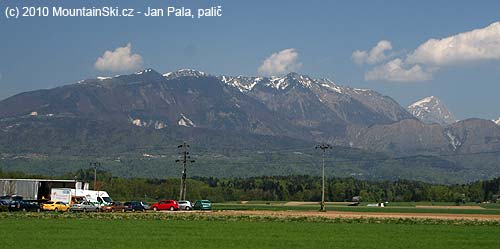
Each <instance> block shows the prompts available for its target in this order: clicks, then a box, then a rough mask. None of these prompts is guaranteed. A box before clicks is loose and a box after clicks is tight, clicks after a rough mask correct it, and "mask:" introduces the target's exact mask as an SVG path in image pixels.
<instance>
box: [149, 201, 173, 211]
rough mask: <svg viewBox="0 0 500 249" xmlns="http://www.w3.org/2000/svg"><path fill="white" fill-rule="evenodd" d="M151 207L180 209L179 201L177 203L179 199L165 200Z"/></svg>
mask: <svg viewBox="0 0 500 249" xmlns="http://www.w3.org/2000/svg"><path fill="white" fill-rule="evenodd" d="M150 208H151V209H153V210H154V211H158V210H170V211H174V210H179V203H177V201H174V200H163V201H159V202H157V203H155V204H153V205H151V207H150Z"/></svg>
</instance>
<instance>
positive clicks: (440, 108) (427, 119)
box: [408, 96, 457, 125]
mask: <svg viewBox="0 0 500 249" xmlns="http://www.w3.org/2000/svg"><path fill="white" fill-rule="evenodd" d="M408 111H409V112H410V113H411V114H413V116H415V117H417V118H418V119H420V120H421V121H422V122H424V123H428V124H432V123H438V124H440V125H448V124H452V123H454V122H456V121H457V119H456V118H455V116H454V115H453V114H452V113H451V112H450V111H449V110H448V108H446V106H445V105H444V103H443V102H442V101H441V100H440V99H439V98H437V97H435V96H430V97H426V98H423V99H421V100H419V101H417V102H415V103H413V104H411V105H410V106H408Z"/></svg>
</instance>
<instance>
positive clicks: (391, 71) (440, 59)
mask: <svg viewBox="0 0 500 249" xmlns="http://www.w3.org/2000/svg"><path fill="white" fill-rule="evenodd" d="M381 42H383V41H380V42H379V43H378V44H377V46H375V47H374V48H372V49H371V50H370V52H366V51H360V50H356V51H354V53H353V54H352V58H353V60H354V61H355V62H356V63H358V64H363V63H368V64H377V63H379V62H381V61H383V60H384V59H386V58H387V56H386V55H385V54H384V51H386V50H390V49H392V48H391V47H390V43H389V44H385V45H384V44H382V43H381ZM481 60H500V22H495V23H492V24H490V25H489V26H487V27H484V28H481V29H475V30H471V31H467V32H463V33H459V34H456V35H452V36H449V37H445V38H442V39H429V40H427V41H426V42H424V43H422V44H421V45H420V46H418V47H417V48H416V49H415V50H413V51H412V52H410V53H408V54H406V55H405V56H404V57H401V58H397V59H394V60H391V61H389V62H387V63H385V64H380V65H377V66H375V67H374V68H372V69H371V70H370V71H368V72H366V73H365V80H383V81H401V82H409V81H427V80H431V79H432V74H433V73H434V72H436V71H437V70H439V69H440V67H443V66H449V65H453V64H457V63H466V62H475V61H481Z"/></svg>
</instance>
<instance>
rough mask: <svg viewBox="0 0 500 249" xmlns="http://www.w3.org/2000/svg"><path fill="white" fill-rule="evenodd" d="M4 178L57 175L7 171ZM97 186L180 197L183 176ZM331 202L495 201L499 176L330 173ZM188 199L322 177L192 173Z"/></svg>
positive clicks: (286, 190) (290, 194)
mask: <svg viewBox="0 0 500 249" xmlns="http://www.w3.org/2000/svg"><path fill="white" fill-rule="evenodd" d="M0 178H54V177H53V176H52V177H47V176H41V175H28V174H25V173H22V172H3V171H2V170H0ZM59 178H65V179H74V178H76V179H78V180H79V181H84V182H89V183H90V186H94V185H93V180H94V171H93V170H91V169H88V170H79V171H77V172H74V173H72V174H67V175H63V176H60V177H59ZM97 179H98V180H97V184H96V186H97V188H98V189H100V190H105V191H107V192H108V193H109V194H110V196H112V197H113V199H115V200H145V201H154V200H159V199H177V198H178V196H179V190H180V179H178V178H168V179H149V178H123V177H115V176H112V174H111V173H109V172H106V171H98V172H97ZM325 185H326V186H325V197H326V200H327V201H352V200H353V198H354V197H356V198H359V199H360V200H361V201H369V202H382V201H389V202H399V201H404V202H418V201H435V202H457V203H460V202H484V201H496V199H497V197H498V194H500V177H499V178H495V179H491V180H482V181H476V182H473V183H469V184H455V185H443V184H431V183H425V182H419V181H410V180H397V181H368V180H360V179H355V178H328V179H327V180H326V184H325ZM187 199H189V200H196V199H210V200H212V201H214V202H223V201H242V200H245V201H251V200H260V201H319V200H321V178H320V177H318V176H308V175H296V176H262V177H249V178H214V177H193V178H190V179H188V181H187Z"/></svg>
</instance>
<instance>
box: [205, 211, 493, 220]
mask: <svg viewBox="0 0 500 249" xmlns="http://www.w3.org/2000/svg"><path fill="white" fill-rule="evenodd" d="M212 214H213V215H261V216H262V215H264V216H278V217H325V218H332V219H334V218H391V219H394V218H417V219H440V220H500V215H485V214H434V213H376V212H340V211H328V212H325V213H323V212H316V211H261V210H259V211H250V210H241V211H240V210H235V211H232V210H228V211H219V212H213V213H212Z"/></svg>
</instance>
